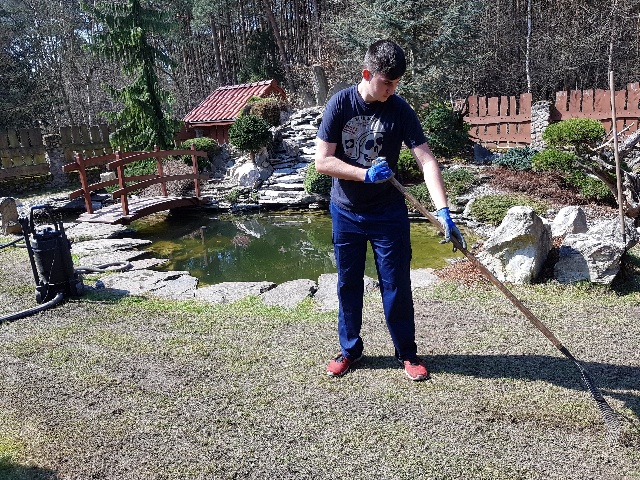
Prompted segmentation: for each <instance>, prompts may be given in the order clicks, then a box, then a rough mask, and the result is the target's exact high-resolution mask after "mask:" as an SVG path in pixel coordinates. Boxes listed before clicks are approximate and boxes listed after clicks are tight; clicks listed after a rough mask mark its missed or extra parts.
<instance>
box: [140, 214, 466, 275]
mask: <svg viewBox="0 0 640 480" xmlns="http://www.w3.org/2000/svg"><path fill="white" fill-rule="evenodd" d="M132 228H134V229H135V230H136V232H137V233H136V237H139V238H145V239H149V240H152V242H153V243H152V244H151V245H150V246H149V247H148V248H147V250H148V251H150V252H151V253H152V254H153V255H154V256H155V257H159V258H168V259H169V262H168V263H166V264H164V265H162V266H161V267H160V268H161V269H162V270H187V271H189V272H190V273H191V275H193V276H194V277H197V278H198V279H199V281H200V282H201V284H202V285H212V284H215V283H220V282H248V281H269V282H274V283H277V284H280V283H283V282H285V281H288V280H295V279H298V278H309V279H312V280H317V279H318V277H319V276H320V275H321V274H323V273H335V271H336V268H335V265H334V259H333V246H332V244H331V217H330V215H329V214H328V213H327V212H324V211H323V212H267V213H264V212H263V213H255V214H246V215H231V214H214V213H211V212H207V211H206V210H183V211H180V212H179V213H177V214H171V215H167V214H158V215H153V216H150V217H147V218H144V219H141V220H138V221H136V222H134V223H133V224H132ZM411 241H412V245H413V260H412V262H411V267H412V268H426V267H431V268H439V267H442V266H444V265H446V264H447V260H446V259H447V258H451V257H455V256H458V255H460V254H459V253H455V254H454V253H452V251H451V244H448V245H440V244H439V243H438V241H439V237H438V236H437V232H436V229H435V228H434V227H432V226H431V225H429V224H428V223H427V222H425V221H416V222H412V224H411ZM366 274H367V275H369V276H370V277H373V278H376V271H375V265H374V263H373V254H372V252H371V248H370V247H369V250H368V260H367V270H366Z"/></svg>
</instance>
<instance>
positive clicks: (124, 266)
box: [74, 262, 133, 274]
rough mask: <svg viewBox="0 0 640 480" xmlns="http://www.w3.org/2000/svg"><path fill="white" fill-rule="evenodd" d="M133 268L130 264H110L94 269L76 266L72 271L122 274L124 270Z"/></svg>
mask: <svg viewBox="0 0 640 480" xmlns="http://www.w3.org/2000/svg"><path fill="white" fill-rule="evenodd" d="M109 267H118V268H109ZM131 268H133V265H132V264H131V262H111V263H105V264H103V265H98V266H95V267H85V266H82V265H81V266H78V267H76V268H75V269H74V272H76V273H81V274H82V273H84V274H87V273H104V272H124V271H125V270H129V269H131Z"/></svg>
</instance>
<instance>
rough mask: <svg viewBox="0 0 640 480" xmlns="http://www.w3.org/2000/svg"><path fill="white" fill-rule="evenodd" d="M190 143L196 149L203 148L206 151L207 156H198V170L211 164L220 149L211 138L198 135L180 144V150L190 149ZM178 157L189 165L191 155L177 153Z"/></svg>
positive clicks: (201, 170)
mask: <svg viewBox="0 0 640 480" xmlns="http://www.w3.org/2000/svg"><path fill="white" fill-rule="evenodd" d="M191 145H194V146H195V149H196V150H203V151H205V152H207V157H206V158H203V157H198V159H197V160H198V171H199V172H203V171H204V170H205V169H207V168H209V167H210V166H211V162H212V161H213V158H214V157H215V156H216V155H218V154H219V153H220V152H221V151H222V147H220V145H218V142H216V141H215V140H214V139H213V138H209V137H200V138H190V139H188V140H185V141H184V142H182V143H181V144H180V149H181V150H183V149H184V150H189V149H191ZM178 158H179V159H180V160H182V161H183V162H184V163H185V164H186V165H191V155H179V156H178Z"/></svg>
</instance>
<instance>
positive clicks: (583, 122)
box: [542, 118, 606, 150]
mask: <svg viewBox="0 0 640 480" xmlns="http://www.w3.org/2000/svg"><path fill="white" fill-rule="evenodd" d="M605 134H606V132H605V130H604V127H603V126H602V124H601V123H600V122H599V121H598V120H593V119H591V118H569V119H567V120H562V121H561V122H558V123H552V124H551V125H549V126H548V127H547V128H546V129H545V130H544V132H542V139H543V140H544V141H545V142H546V143H547V145H549V146H551V147H563V146H567V145H571V146H573V147H576V148H577V149H579V150H580V149H582V148H584V147H585V146H591V147H593V146H596V145H597V144H598V142H600V141H601V140H602V139H603V138H604V136H605Z"/></svg>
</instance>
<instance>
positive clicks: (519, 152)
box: [493, 147, 536, 171]
mask: <svg viewBox="0 0 640 480" xmlns="http://www.w3.org/2000/svg"><path fill="white" fill-rule="evenodd" d="M535 153H536V151H535V150H534V149H532V148H531V147H515V148H510V149H509V150H507V151H506V152H505V153H504V154H503V155H500V156H499V157H498V158H496V159H495V160H494V161H493V163H494V164H496V165H500V166H502V167H505V168H510V169H511V170H518V171H524V170H531V159H532V157H533V156H534V155H535Z"/></svg>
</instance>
